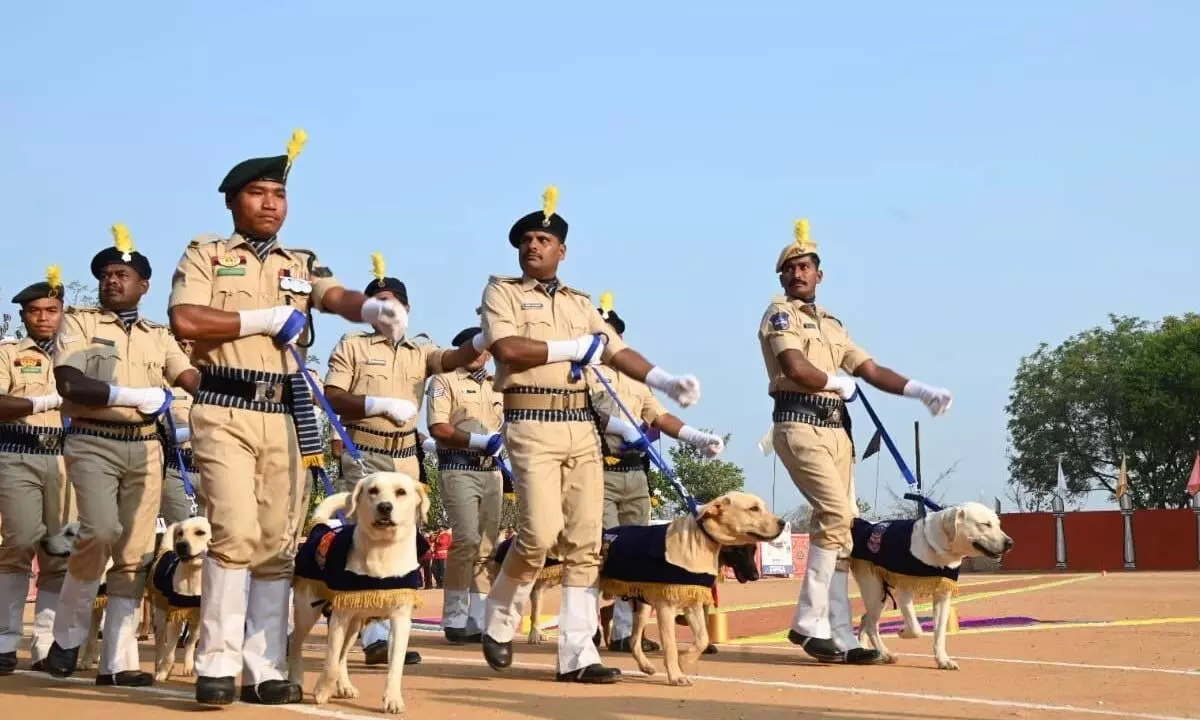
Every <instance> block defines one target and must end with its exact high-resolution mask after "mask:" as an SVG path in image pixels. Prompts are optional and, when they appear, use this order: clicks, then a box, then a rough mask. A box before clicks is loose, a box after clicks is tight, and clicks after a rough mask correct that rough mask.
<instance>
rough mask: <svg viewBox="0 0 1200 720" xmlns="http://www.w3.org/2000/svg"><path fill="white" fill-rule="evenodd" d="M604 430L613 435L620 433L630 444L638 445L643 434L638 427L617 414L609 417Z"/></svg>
mask: <svg viewBox="0 0 1200 720" xmlns="http://www.w3.org/2000/svg"><path fill="white" fill-rule="evenodd" d="M604 432H606V433H609V434H612V435H620V436H621V439H622V440H624V441H625V442H627V443H629V444H630V445H636V444H637V443H638V441H639V440H641V439H642V434H641V433H640V432H638V429H637V428H635V427H634V426H632V425H630V424H629V423H627V422H625V421H624V420H622V419H621V418H619V417H617V416H616V415H613V416H612V417H610V418H609V419H608V425H606V426H605V427H604Z"/></svg>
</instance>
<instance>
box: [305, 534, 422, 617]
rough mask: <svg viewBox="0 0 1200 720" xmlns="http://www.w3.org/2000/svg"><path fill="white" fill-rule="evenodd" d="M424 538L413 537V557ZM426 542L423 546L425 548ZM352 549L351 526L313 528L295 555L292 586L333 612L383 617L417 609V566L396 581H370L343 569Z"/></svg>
mask: <svg viewBox="0 0 1200 720" xmlns="http://www.w3.org/2000/svg"><path fill="white" fill-rule="evenodd" d="M422 540H424V537H423V536H422V535H421V534H420V533H417V556H418V557H420V555H421V553H422ZM428 545H429V544H428V542H425V543H424V546H425V547H426V548H428ZM353 546H354V525H353V524H346V525H340V526H337V527H333V526H330V525H327V524H325V523H319V524H317V525H315V526H314V527H313V528H312V530H311V531H309V533H308V537H307V538H306V539H305V541H304V544H303V545H301V546H300V551H299V552H298V553H297V554H296V572H295V577H294V579H293V584H294V585H296V586H300V585H307V586H308V587H309V588H310V589H311V590H312V591H314V592H315V594H317V595H320V596H321V597H323V598H325V600H326V601H327V602H328V603H329V605H330V607H331V608H332V609H333V610H379V611H381V612H382V613H384V614H387V613H388V612H390V611H392V610H395V609H397V608H400V607H404V606H406V605H408V606H414V607H415V606H418V605H419V604H420V602H419V601H420V596H419V594H418V591H419V590H421V589H422V588H424V587H425V584H424V582H422V580H421V570H420V567H419V566H418V567H417V568H414V569H413V571H412V572H410V573H407V574H405V575H401V576H399V577H387V578H373V577H368V576H366V575H360V574H358V573H355V572H351V571H350V570H348V569H346V563H347V561H348V560H349V559H350V550H351V548H353Z"/></svg>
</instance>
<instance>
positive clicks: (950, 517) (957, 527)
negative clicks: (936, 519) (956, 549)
mask: <svg viewBox="0 0 1200 720" xmlns="http://www.w3.org/2000/svg"><path fill="white" fill-rule="evenodd" d="M966 516H967V511H966V510H964V509H963V508H961V507H958V508H954V511H953V512H948V513H946V517H945V518H944V519H943V521H942V529H943V530H945V531H946V538H947V539H948V540H950V544H951V545H952V546H953V544H954V543H955V542H957V541H958V538H959V536H960V535H962V526H963V520H964V519H965V518H966Z"/></svg>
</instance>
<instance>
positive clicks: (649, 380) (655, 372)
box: [646, 366, 675, 392]
mask: <svg viewBox="0 0 1200 720" xmlns="http://www.w3.org/2000/svg"><path fill="white" fill-rule="evenodd" d="M673 382H675V376H674V375H672V374H671V373H669V372H667V371H666V370H663V369H662V368H660V367H657V366H655V367H652V368H650V372H648V373H646V384H647V385H649V386H650V387H652V388H654V389H655V390H661V391H662V392H667V391H668V389H669V388H670V387H671V383H673Z"/></svg>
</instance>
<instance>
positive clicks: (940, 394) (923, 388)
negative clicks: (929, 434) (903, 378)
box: [904, 380, 954, 415]
mask: <svg viewBox="0 0 1200 720" xmlns="http://www.w3.org/2000/svg"><path fill="white" fill-rule="evenodd" d="M904 397H910V398H917V399H918V400H920V401H921V402H923V403H925V407H927V408H929V414H930V415H941V414H942V413H944V412H946V411H947V410H949V409H950V405H952V404H953V403H954V396H953V395H951V394H950V391H949V390H946V389H945V388H935V387H930V386H928V385H926V384H925V383H923V382H918V381H917V380H909V381H908V384H907V385H905V386H904Z"/></svg>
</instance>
